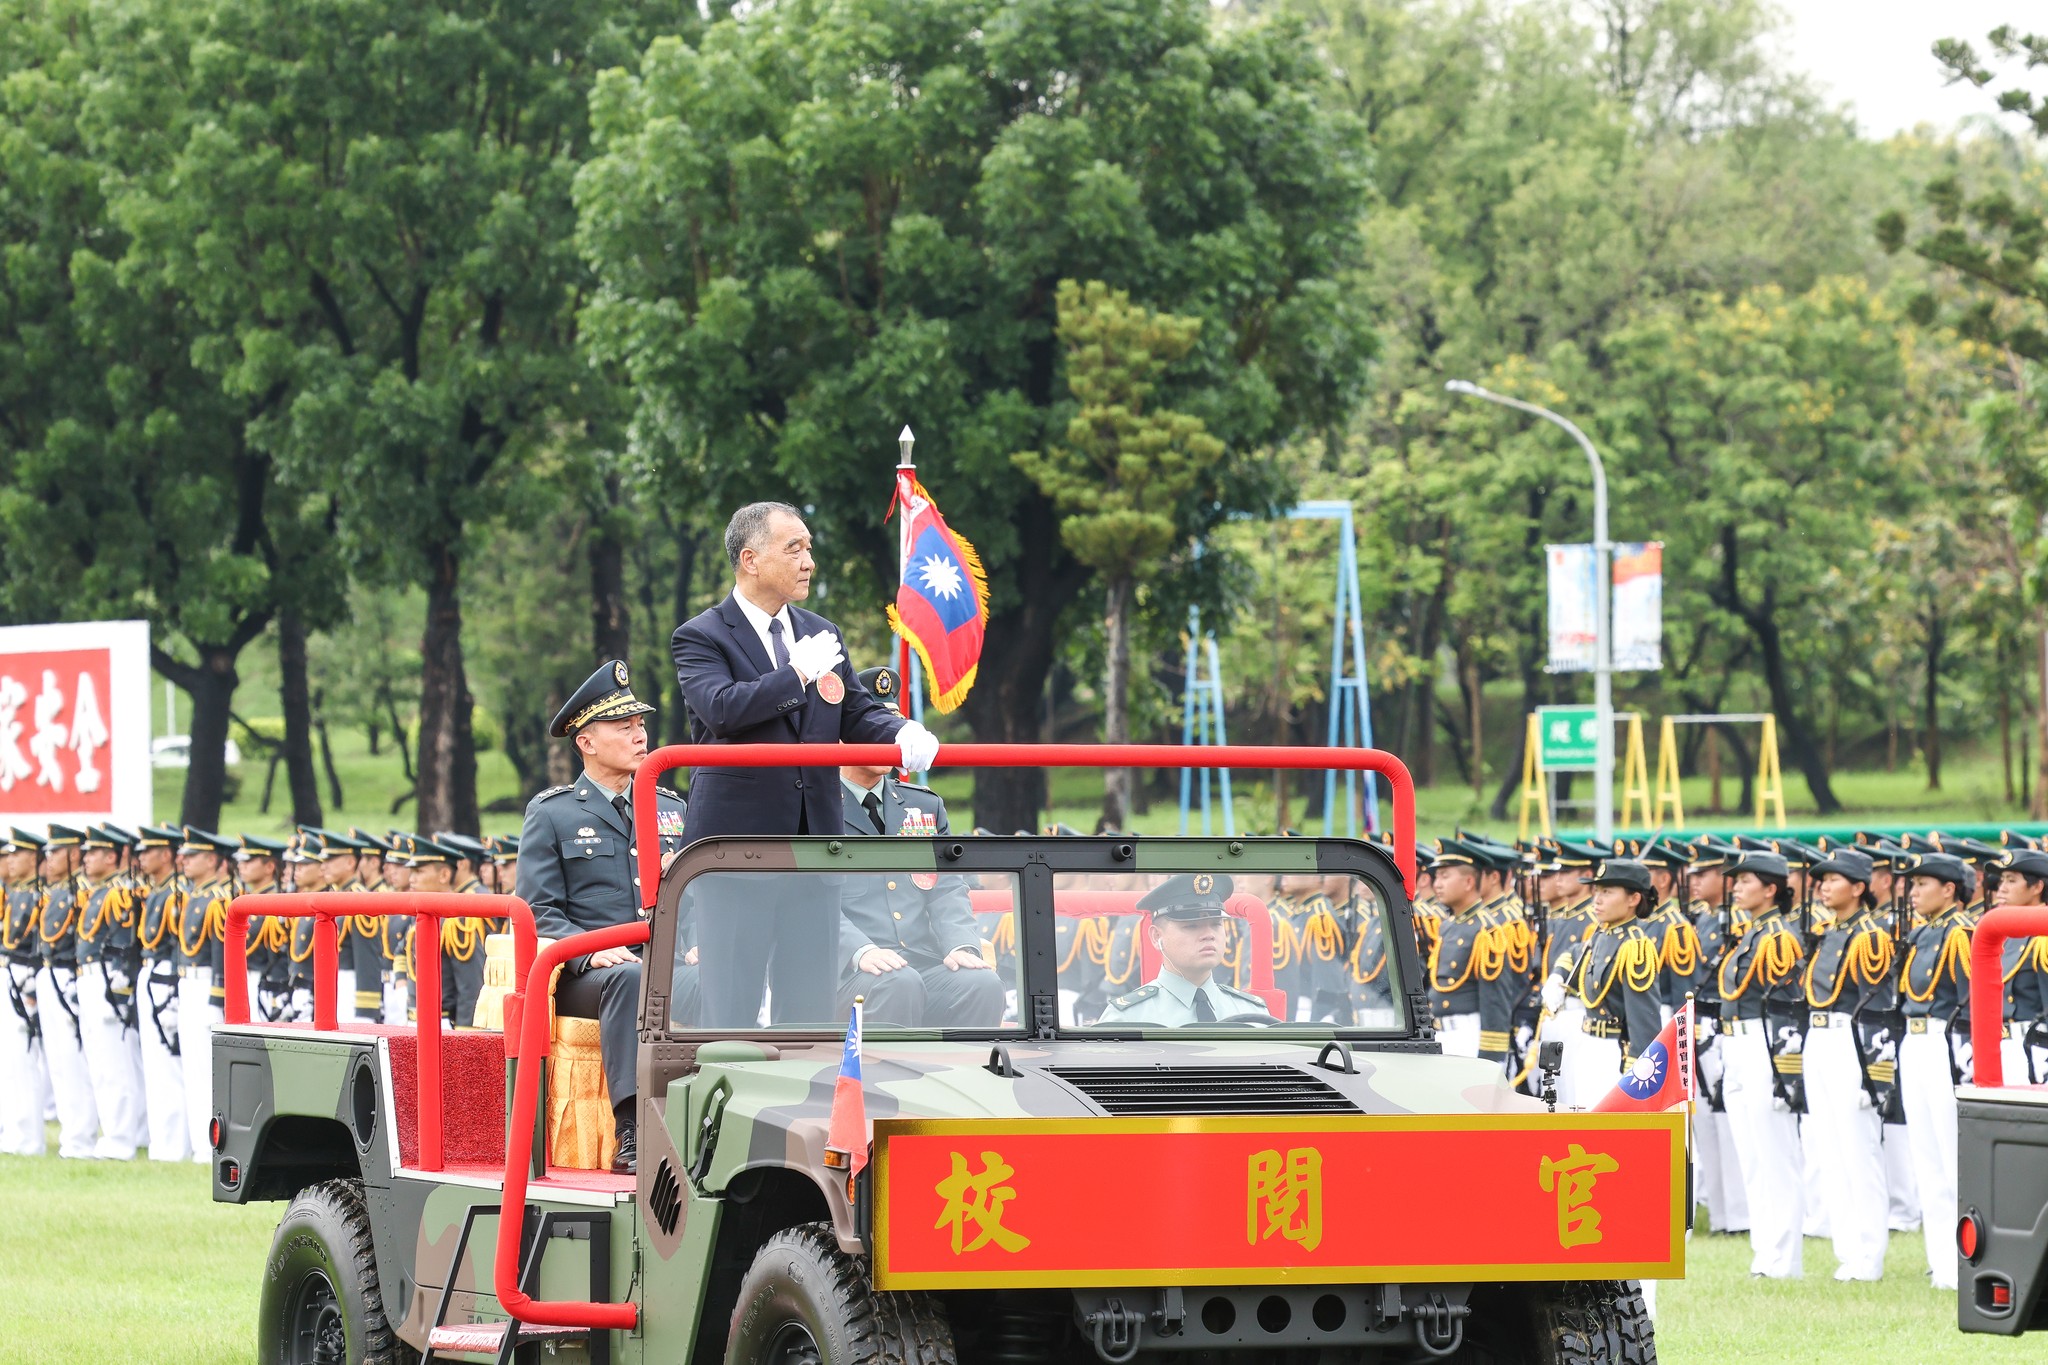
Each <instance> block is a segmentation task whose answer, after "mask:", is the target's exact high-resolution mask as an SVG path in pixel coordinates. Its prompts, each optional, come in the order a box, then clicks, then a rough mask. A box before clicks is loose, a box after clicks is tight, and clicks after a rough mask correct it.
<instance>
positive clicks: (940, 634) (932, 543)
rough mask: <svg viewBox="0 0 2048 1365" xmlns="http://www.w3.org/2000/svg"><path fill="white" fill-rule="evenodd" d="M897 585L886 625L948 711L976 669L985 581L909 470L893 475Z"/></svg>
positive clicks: (977, 562)
mask: <svg viewBox="0 0 2048 1365" xmlns="http://www.w3.org/2000/svg"><path fill="white" fill-rule="evenodd" d="M891 510H892V511H900V512H901V513H902V519H901V521H900V522H899V529H900V531H901V538H900V545H901V551H900V554H899V556H898V560H899V563H900V564H901V565H902V571H903V580H902V583H901V584H900V585H899V586H898V587H897V589H896V603H895V605H894V606H892V607H890V608H889V625H890V628H891V629H893V630H894V631H895V632H896V633H897V634H898V635H900V636H902V637H903V638H904V639H905V640H907V641H908V642H909V643H910V647H911V648H912V649H915V650H916V651H917V656H918V658H920V659H922V660H923V661H924V673H925V677H926V678H928V679H929V680H930V687H931V698H932V705H933V706H934V707H936V708H938V709H939V710H940V711H941V712H945V711H951V710H952V709H953V708H955V707H957V706H958V705H960V703H961V702H963V701H965V700H967V693H968V692H969V690H970V689H972V688H973V686H974V674H975V670H976V669H977V668H979V667H980V665H981V639H982V633H983V631H984V630H986V629H987V626H988V579H987V578H986V577H985V576H984V575H983V573H982V571H981V556H980V555H977V554H976V553H975V552H974V547H973V546H972V545H969V544H968V543H967V541H966V540H965V539H964V538H963V537H961V536H959V535H956V534H955V533H954V532H953V530H952V529H951V528H950V527H948V526H947V525H946V519H945V518H944V517H942V516H940V515H939V509H938V506H937V504H935V503H933V502H932V495H931V494H929V493H927V492H925V488H924V485H923V484H922V483H920V482H918V478H917V474H916V471H914V470H910V469H898V470H897V471H896V500H895V502H894V503H893V504H891Z"/></svg>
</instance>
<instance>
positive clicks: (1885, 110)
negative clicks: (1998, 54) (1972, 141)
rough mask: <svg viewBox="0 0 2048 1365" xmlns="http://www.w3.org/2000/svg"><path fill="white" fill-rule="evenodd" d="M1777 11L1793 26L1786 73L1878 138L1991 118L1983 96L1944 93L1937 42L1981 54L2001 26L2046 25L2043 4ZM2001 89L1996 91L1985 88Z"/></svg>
mask: <svg viewBox="0 0 2048 1365" xmlns="http://www.w3.org/2000/svg"><path fill="white" fill-rule="evenodd" d="M1778 3H1779V5H1780V6H1782V7H1783V8H1784V10H1785V11H1786V13H1787V14H1789V15H1790V16H1791V20H1792V25H1791V32H1790V33H1789V34H1788V35H1787V37H1786V42H1787V43H1788V45H1789V46H1788V52H1787V56H1788V58H1789V59H1790V62H1791V65H1792V66H1793V67H1794V68H1796V69H1798V70H1802V71H1805V72H1807V73H1808V74H1810V75H1811V76H1813V77H1814V78H1815V80H1816V81H1818V82H1819V83H1820V84H1821V85H1822V86H1823V87H1824V88H1825V90H1826V91H1827V92H1828V93H1829V94H1830V95H1831V97H1832V98H1833V99H1835V100H1837V101H1839V102H1841V103H1844V104H1847V105H1849V106H1851V107H1852V108H1853V109H1854V111H1855V115H1856V122H1857V126H1858V127H1859V128H1861V129H1862V130H1863V131H1864V132H1865V133H1866V134H1868V135H1869V136H1871V137H1880V138H1881V137H1886V136H1889V135H1890V134H1892V133H1895V132H1898V131H1900V130H1901V129H1904V128H1911V127H1912V126H1913V125H1914V124H1916V123H1923V122H1924V123H1932V124H1935V125H1937V126H1939V127H1942V128H1947V127H1950V126H1952V125H1953V124H1954V123H1955V122H1956V121H1957V120H1958V119H1961V118H1964V117H1966V116H1968V115H1971V114H1981V113H1987V112H1993V111H1994V106H1993V104H1992V101H1991V97H1990V95H1989V94H1988V93H1986V92H1985V91H1983V90H1978V89H1976V88H1974V87H1972V86H1969V85H1967V84H1965V85H1958V86H1953V87H1945V86H1943V85H1942V83H1941V79H1942V78H1941V68H1940V67H1939V66H1937V65H1936V64H1935V61H1934V57H1933V55H1932V53H1931V52H1930V49H1931V48H1932V47H1933V45H1934V41H1935V39H1937V38H1963V39H1966V40H1968V41H1969V42H1970V43H1972V44H1974V45H1975V46H1976V48H1977V51H1978V52H1979V53H1980V54H1981V53H1983V52H1985V51H1986V48H1985V43H1984V35H1985V34H1987V33H1989V32H1990V31H1991V30H1992V29H1994V28H1997V27H1998V26H1999V25H2000V24H2002V23H2006V24H2012V25H2013V26H2015V27H2017V28H2019V29H2021V31H2022V32H2025V31H2028V27H2029V25H2030V24H2032V25H2034V26H2036V27H2038V26H2039V25H2040V24H2041V23H2043V22H2048V15H2044V13H2043V5H2042V0H1778ZM2014 69H2015V70H2016V69H2017V68H2016V67H2015V68H2014ZM2033 74H2034V75H2035V76H2036V77H2038V76H2039V74H2040V73H2038V72H2036V73H2033ZM1998 88H2000V87H1999V86H1998V85H1997V84H1996V83H1994V84H1993V85H1992V86H1991V87H1990V89H1992V90H1996V89H1998Z"/></svg>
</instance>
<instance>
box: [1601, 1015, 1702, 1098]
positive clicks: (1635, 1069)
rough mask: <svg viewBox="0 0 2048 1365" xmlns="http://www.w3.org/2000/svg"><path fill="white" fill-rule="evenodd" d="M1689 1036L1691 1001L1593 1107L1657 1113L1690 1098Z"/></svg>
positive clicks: (1691, 1035) (1691, 1067) (1690, 1029)
mask: <svg viewBox="0 0 2048 1365" xmlns="http://www.w3.org/2000/svg"><path fill="white" fill-rule="evenodd" d="M1692 1038H1693V1034H1692V1001H1690V1000H1687V1001H1686V1002H1685V1004H1684V1006H1683V1007H1682V1008H1681V1009H1680V1010H1679V1011H1678V1013H1676V1014H1674V1015H1672V1016H1671V1022H1670V1023H1668V1024H1666V1025H1665V1026H1664V1031H1663V1032H1662V1033H1660V1034H1658V1035H1657V1041H1656V1042H1654V1043H1652V1044H1650V1045H1649V1046H1648V1047H1646V1048H1644V1049H1643V1055H1642V1056H1640V1057H1638V1058H1636V1059H1635V1061H1634V1062H1632V1063H1630V1065H1629V1069H1628V1070H1627V1071H1625V1072H1623V1073H1622V1077H1621V1080H1620V1081H1618V1082H1616V1084H1615V1087H1614V1089H1612V1090H1610V1091H1608V1092H1607V1093H1606V1095H1604V1096H1602V1097H1601V1100H1600V1102H1599V1103H1598V1104H1596V1105H1594V1106H1593V1108H1594V1109H1595V1110H1602V1111H1606V1112H1608V1113H1614V1112H1617V1111H1619V1112H1621V1113H1657V1114H1661V1113H1663V1112H1664V1111H1665V1110H1666V1109H1670V1108H1672V1107H1674V1106H1676V1105H1680V1104H1684V1103H1685V1102H1686V1101H1687V1100H1690V1099H1691V1098H1692V1097H1693V1079H1692V1078H1693V1066H1692Z"/></svg>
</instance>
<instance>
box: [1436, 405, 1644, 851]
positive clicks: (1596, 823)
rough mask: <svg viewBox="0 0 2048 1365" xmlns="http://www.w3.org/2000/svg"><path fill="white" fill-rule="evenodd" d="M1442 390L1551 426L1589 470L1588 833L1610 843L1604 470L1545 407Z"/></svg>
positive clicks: (1575, 432)
mask: <svg viewBox="0 0 2048 1365" xmlns="http://www.w3.org/2000/svg"><path fill="white" fill-rule="evenodd" d="M1444 387H1445V388H1446V389H1448V390H1450V391H1451V392H1452V393H1456V394H1462V395H1464V396H1465V397H1467V398H1478V399H1481V400H1483V401H1485V402H1488V403H1498V404H1499V405H1500V406H1502V407H1504V408H1514V409H1516V410H1517V411H1519V412H1526V413H1529V414H1530V415H1532V416H1535V417H1541V418H1542V419H1543V420H1545V421H1546V422H1554V423H1556V424H1557V425H1558V426H1560V427H1563V428H1564V429H1565V430H1566V431H1568V432H1570V433H1571V437H1572V439H1573V440H1575V441H1577V442H1578V443H1579V448H1580V449H1581V450H1584V451H1585V452H1586V462H1587V463H1588V464H1590V465H1592V467H1593V603H1594V624H1593V711H1594V721H1595V723H1596V724H1597V725H1598V726H1599V728H1600V733H1599V735H1598V737H1597V738H1596V740H1595V744H1596V747H1595V749H1594V751H1593V754H1594V757H1593V763H1594V772H1593V834H1594V837H1595V838H1597V839H1599V840H1600V841H1601V842H1602V843H1606V842H1608V841H1610V840H1612V839H1613V838H1614V639H1613V636H1614V624H1613V621H1612V620H1611V619H1610V618H1611V615H1612V613H1611V612H1610V611H1609V609H1608V603H1607V598H1608V594H1609V592H1610V591H1611V590H1612V586H1613V581H1614V574H1613V570H1612V569H1611V568H1610V567H1609V566H1610V562H1611V561H1612V559H1613V557H1614V546H1613V544H1612V543H1611V542H1610V541H1609V540H1608V539H1607V467H1606V466H1605V465H1603V464H1602V463H1601V462H1600V452H1599V451H1597V450H1595V449H1594V448H1593V443H1592V442H1591V441H1590V440H1588V439H1587V438H1586V433H1585V432H1583V431H1580V430H1579V429H1578V427H1576V426H1574V425H1573V424H1572V423H1571V422H1570V421H1568V420H1567V419H1565V418H1563V417H1560V416H1559V415H1558V414H1556V413H1554V412H1552V411H1551V410H1550V409H1549V408H1545V407H1539V406H1537V405H1536V404H1534V403H1527V402H1524V401H1523V400H1521V399H1519V398H1510V397H1508V396H1507V395H1506V394H1502V393H1495V392H1493V391H1492V390H1490V389H1482V388H1480V387H1479V386H1478V385H1477V384H1474V383H1472V382H1470V381H1469V380H1464V379H1453V380H1451V381H1450V382H1449V383H1447V384H1445V385H1444Z"/></svg>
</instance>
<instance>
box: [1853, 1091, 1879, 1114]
mask: <svg viewBox="0 0 2048 1365" xmlns="http://www.w3.org/2000/svg"><path fill="white" fill-rule="evenodd" d="M1856 1107H1857V1108H1858V1109H1875V1108H1876V1107H1877V1104H1876V1102H1875V1101H1874V1100H1872V1099H1871V1098H1870V1091H1869V1090H1868V1089H1867V1088H1865V1087H1863V1086H1858V1087H1856Z"/></svg>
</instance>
